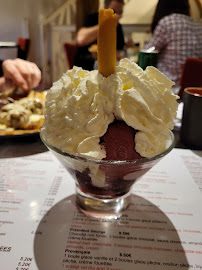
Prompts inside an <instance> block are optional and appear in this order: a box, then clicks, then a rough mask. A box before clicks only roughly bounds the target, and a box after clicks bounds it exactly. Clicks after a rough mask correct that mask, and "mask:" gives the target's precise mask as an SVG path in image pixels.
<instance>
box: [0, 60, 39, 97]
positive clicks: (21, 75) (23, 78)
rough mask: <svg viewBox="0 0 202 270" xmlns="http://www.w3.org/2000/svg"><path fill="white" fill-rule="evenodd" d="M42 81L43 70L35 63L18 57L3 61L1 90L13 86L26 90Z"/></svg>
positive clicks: (0, 80) (0, 79)
mask: <svg viewBox="0 0 202 270" xmlns="http://www.w3.org/2000/svg"><path fill="white" fill-rule="evenodd" d="M40 81H41V71H40V69H39V68H38V67H37V65H36V64H35V63H32V62H29V61H27V60H22V59H19V58H16V59H14V60H11V59H7V60H5V61H3V62H2V77H0V92H3V91H6V90H8V89H10V88H13V87H19V88H20V89H22V90H23V91H25V92H28V91H29V90H31V89H33V88H35V87H37V86H38V84H39V82H40Z"/></svg>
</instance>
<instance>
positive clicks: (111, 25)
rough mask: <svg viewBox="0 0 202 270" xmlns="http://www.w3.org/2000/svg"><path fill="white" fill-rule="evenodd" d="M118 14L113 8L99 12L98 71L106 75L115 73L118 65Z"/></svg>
mask: <svg viewBox="0 0 202 270" xmlns="http://www.w3.org/2000/svg"><path fill="white" fill-rule="evenodd" d="M116 26H117V15H116V14H114V11H113V10H112V9H101V10H100V12H99V32H98V71H99V72H100V73H101V74H102V75H103V76H105V77H108V76H109V75H111V74H113V73H114V69H115V67H116Z"/></svg>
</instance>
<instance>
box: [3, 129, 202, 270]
mask: <svg viewBox="0 0 202 270" xmlns="http://www.w3.org/2000/svg"><path fill="white" fill-rule="evenodd" d="M176 138H179V137H177V136H176ZM178 146H180V147H181V146H182V147H183V145H182V144H181V145H180V142H179V141H177V142H176V148H174V149H173V150H172V151H171V152H170V153H169V154H168V155H167V156H165V157H164V158H163V159H162V160H161V161H160V162H159V163H157V165H155V166H154V167H153V168H152V169H151V170H150V171H149V172H147V173H146V174H145V175H144V176H143V177H141V178H140V179H139V180H138V181H137V182H136V183H135V184H134V188H133V191H132V195H131V204H130V206H129V208H128V209H127V210H126V211H125V212H124V214H123V216H122V217H121V218H119V219H117V220H102V221H101V220H97V219H93V218H89V217H87V216H85V215H84V214H83V213H81V212H80V211H79V210H78V209H77V207H76V205H75V182H74V180H73V179H72V177H71V175H70V174H68V172H67V171H66V170H65V169H64V167H63V166H62V165H61V164H60V163H59V161H58V160H57V159H56V158H55V157H54V156H53V154H52V153H51V152H50V151H48V149H47V148H46V147H45V146H44V145H43V143H42V142H41V140H40V137H39V135H38V134H35V135H33V136H24V137H18V138H11V139H9V138H3V137H2V138H1V139H0V269H1V270H25V269H26V270H58V269H86V270H115V269H116V270H134V269H138V270H142V269H143V270H145V269H146V270H147V269H152V270H153V269H155V270H156V269H160V270H164V269H171V270H175V269H202V207H201V206H202V196H201V195H202V194H201V192H202V151H193V150H189V149H185V147H184V149H182V148H177V147H178Z"/></svg>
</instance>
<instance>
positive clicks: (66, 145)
mask: <svg viewBox="0 0 202 270" xmlns="http://www.w3.org/2000/svg"><path fill="white" fill-rule="evenodd" d="M173 85H174V83H173V82H172V81H171V80H170V79H168V78H167V77H166V76H165V75H164V74H162V73H161V72H160V71H158V70H157V69H156V68H154V67H147V68H146V70H145V71H143V70H142V69H141V68H140V67H139V66H138V65H137V64H135V63H133V62H130V60H128V59H123V60H121V61H120V62H119V65H118V66H117V67H116V69H115V72H114V73H113V74H112V75H110V76H108V77H104V76H102V74H100V73H99V72H98V71H96V70H94V71H85V70H83V69H82V68H79V67H74V68H73V69H72V70H68V71H67V72H66V73H65V74H64V75H63V76H62V77H61V79H60V80H59V81H57V82H55V83H54V84H53V87H52V88H51V89H50V90H49V91H48V94H47V96H46V100H47V101H46V107H45V123H44V126H43V134H44V136H45V137H46V140H47V141H48V142H49V143H50V144H52V145H53V146H55V147H57V148H59V149H60V150H62V151H64V152H69V153H72V154H76V155H79V156H83V157H87V158H92V159H103V158H105V157H106V151H105V149H104V147H101V145H100V138H101V137H102V136H103V135H104V134H105V133H106V131H107V129H108V126H109V124H110V123H112V122H113V121H114V120H115V119H117V120H123V121H124V122H125V123H126V124H127V125H128V126H131V127H132V128H134V129H135V130H136V131H137V132H136V135H135V150H136V151H137V152H138V153H139V154H140V155H141V156H142V157H148V158H150V157H153V156H155V155H157V154H159V153H161V152H162V151H164V150H165V149H166V146H167V140H168V138H169V137H170V136H169V134H170V130H172V129H173V127H174V119H175V117H176V112H177V107H178V103H177V101H176V100H177V98H178V96H176V95H174V94H173V92H172V90H171V88H172V86H173Z"/></svg>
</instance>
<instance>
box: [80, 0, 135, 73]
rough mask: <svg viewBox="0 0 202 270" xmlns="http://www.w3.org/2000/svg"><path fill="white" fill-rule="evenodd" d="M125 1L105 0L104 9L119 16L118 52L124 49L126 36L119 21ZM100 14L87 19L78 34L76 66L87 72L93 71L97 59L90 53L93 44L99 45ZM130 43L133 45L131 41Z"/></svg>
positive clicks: (89, 16)
mask: <svg viewBox="0 0 202 270" xmlns="http://www.w3.org/2000/svg"><path fill="white" fill-rule="evenodd" d="M123 7H124V0H105V1H104V8H111V9H113V10H114V12H115V13H116V14H117V19H118V21H117V50H119V51H121V50H123V49H124V46H125V42H124V35H123V31H122V27H121V25H120V24H119V20H120V18H121V17H122V13H123ZM98 16H99V14H98V13H94V14H90V15H88V16H87V17H86V19H85V22H84V24H83V27H81V28H80V30H79V31H78V33H77V44H78V52H77V55H76V60H75V65H76V66H80V67H82V68H83V69H86V70H92V69H93V67H94V61H95V59H94V58H93V57H92V55H91V53H90V52H89V48H90V46H91V45H92V44H97V37H98V27H99V26H98ZM130 43H132V42H131V41H130Z"/></svg>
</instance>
